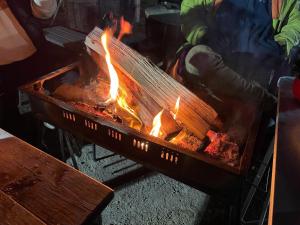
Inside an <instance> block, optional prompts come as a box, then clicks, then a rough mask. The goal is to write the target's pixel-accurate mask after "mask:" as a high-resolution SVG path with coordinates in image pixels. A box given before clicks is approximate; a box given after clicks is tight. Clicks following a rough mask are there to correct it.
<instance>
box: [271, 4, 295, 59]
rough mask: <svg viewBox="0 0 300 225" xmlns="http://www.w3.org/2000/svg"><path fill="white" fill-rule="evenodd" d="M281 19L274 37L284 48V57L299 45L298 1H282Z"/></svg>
mask: <svg viewBox="0 0 300 225" xmlns="http://www.w3.org/2000/svg"><path fill="white" fill-rule="evenodd" d="M281 13H282V18H281V17H280V20H281V21H280V22H281V23H282V24H281V26H280V25H279V26H280V30H279V31H277V32H278V33H277V34H276V35H275V37H274V38H275V41H277V42H278V43H279V44H280V45H281V46H282V47H284V49H285V52H286V55H287V56H288V55H289V54H290V51H291V49H292V48H293V47H294V46H297V45H299V44H300V1H299V0H286V1H283V5H282V9H281Z"/></svg>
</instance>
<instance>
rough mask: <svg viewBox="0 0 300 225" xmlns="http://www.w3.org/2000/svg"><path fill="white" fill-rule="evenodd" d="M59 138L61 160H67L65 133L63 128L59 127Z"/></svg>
mask: <svg viewBox="0 0 300 225" xmlns="http://www.w3.org/2000/svg"><path fill="white" fill-rule="evenodd" d="M58 140H59V150H60V154H61V160H62V161H64V162H65V161H66V155H65V147H64V134H63V131H62V129H60V128H59V129H58Z"/></svg>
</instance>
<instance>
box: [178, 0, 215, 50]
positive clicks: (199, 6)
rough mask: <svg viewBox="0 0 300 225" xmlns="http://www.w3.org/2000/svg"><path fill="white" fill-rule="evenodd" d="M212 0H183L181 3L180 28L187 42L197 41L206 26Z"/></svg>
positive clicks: (205, 29)
mask: <svg viewBox="0 0 300 225" xmlns="http://www.w3.org/2000/svg"><path fill="white" fill-rule="evenodd" d="M213 3H214V0H183V1H182V3H181V12H180V15H181V23H182V24H181V30H182V32H183V34H184V36H185V39H186V40H187V42H188V43H190V44H192V45H195V44H197V43H199V41H200V40H201V38H202V37H203V36H204V35H205V33H206V31H207V28H208V22H207V20H208V14H210V13H211V9H212V6H213Z"/></svg>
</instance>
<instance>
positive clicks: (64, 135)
mask: <svg viewBox="0 0 300 225" xmlns="http://www.w3.org/2000/svg"><path fill="white" fill-rule="evenodd" d="M58 134H59V145H60V151H61V155H62V159H63V160H64V161H65V160H66V156H65V147H64V139H65V141H66V144H67V150H68V152H69V154H70V157H71V159H72V162H73V166H74V168H75V169H77V170H79V168H78V163H77V161H76V158H75V155H74V151H73V148H72V145H71V141H70V137H69V135H68V134H67V133H64V131H63V130H62V129H58Z"/></svg>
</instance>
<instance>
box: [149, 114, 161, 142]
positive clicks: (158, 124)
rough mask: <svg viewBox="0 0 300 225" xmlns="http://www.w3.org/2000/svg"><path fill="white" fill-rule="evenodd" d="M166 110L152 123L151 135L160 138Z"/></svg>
mask: <svg viewBox="0 0 300 225" xmlns="http://www.w3.org/2000/svg"><path fill="white" fill-rule="evenodd" d="M163 111H164V110H161V111H160V112H159V113H158V114H157V115H156V116H155V117H154V119H153V122H152V130H151V131H150V135H152V136H154V137H158V136H159V135H161V132H160V128H161V115H162V113H163Z"/></svg>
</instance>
